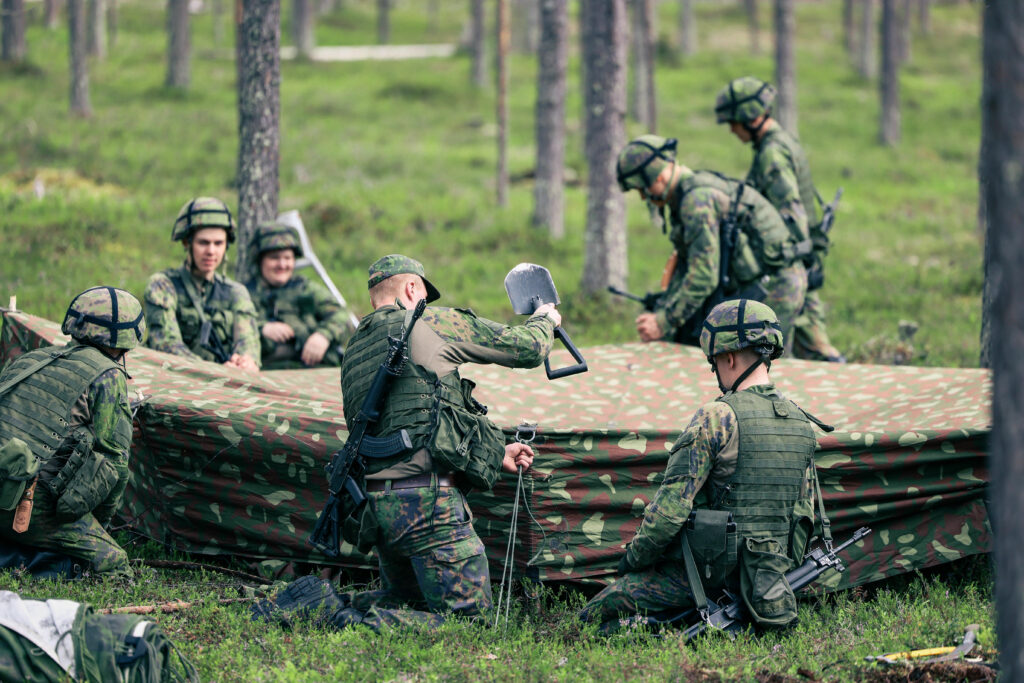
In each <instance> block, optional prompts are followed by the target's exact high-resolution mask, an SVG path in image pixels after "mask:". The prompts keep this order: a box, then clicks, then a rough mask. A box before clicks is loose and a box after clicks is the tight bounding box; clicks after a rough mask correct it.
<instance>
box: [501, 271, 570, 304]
mask: <svg viewBox="0 0 1024 683" xmlns="http://www.w3.org/2000/svg"><path fill="white" fill-rule="evenodd" d="M505 292H506V293H507V294H508V300H509V301H510V302H512V310H513V311H515V313H516V314H517V315H532V314H533V312H534V311H536V310H537V309H538V308H540V307H541V306H543V305H544V304H558V303H559V299H558V291H557V290H556V289H555V282H554V280H552V279H551V273H550V272H548V269H547V268H545V267H544V266H538V265H537V264H535V263H520V264H519V265H518V266H516V267H515V268H513V269H512V270H510V271H509V272H508V275H506V276H505Z"/></svg>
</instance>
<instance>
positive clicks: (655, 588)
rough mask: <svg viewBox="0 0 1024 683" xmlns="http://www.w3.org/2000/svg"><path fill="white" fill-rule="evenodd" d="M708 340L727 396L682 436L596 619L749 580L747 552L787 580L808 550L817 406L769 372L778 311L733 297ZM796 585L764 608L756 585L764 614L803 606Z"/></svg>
mask: <svg viewBox="0 0 1024 683" xmlns="http://www.w3.org/2000/svg"><path fill="white" fill-rule="evenodd" d="M700 345H701V349H702V350H703V351H704V353H705V354H706V355H707V357H708V361H709V362H710V363H711V366H712V368H713V369H714V372H715V374H716V376H717V377H718V384H719V387H720V388H721V390H722V392H723V395H722V396H721V397H719V398H718V399H717V400H715V401H712V402H710V403H707V404H705V405H704V406H702V407H701V408H700V409H699V410H698V411H697V413H696V414H695V415H694V416H693V419H692V420H690V425H689V426H688V427H687V428H686V431H684V432H683V434H682V436H680V437H679V439H678V440H677V441H676V442H675V444H674V445H673V446H672V451H671V456H670V458H669V462H668V466H667V468H666V469H665V477H664V479H663V480H662V483H661V486H660V488H659V489H658V492H657V494H656V495H655V497H654V500H653V501H652V502H651V504H650V505H648V506H647V508H646V510H645V511H644V518H643V521H642V523H641V524H640V528H639V529H638V530H637V532H636V535H635V536H634V537H633V540H632V541H630V543H629V544H628V545H627V546H626V552H625V555H623V557H622V561H621V562H620V563H619V575H620V576H621V577H622V578H620V579H619V580H618V582H616V583H615V584H613V585H611V586H608V587H607V588H605V589H604V590H603V591H601V592H600V593H599V594H598V595H597V596H595V597H594V598H593V599H592V600H591V601H590V602H589V603H587V605H586V606H585V607H584V608H583V610H582V612H581V613H580V617H581V618H582V619H584V620H586V621H599V622H608V621H610V620H613V619H616V618H619V617H626V616H630V615H634V614H653V613H658V612H663V611H665V610H673V611H674V612H676V613H678V612H679V611H680V610H682V609H687V608H692V607H697V608H698V609H699V608H700V604H701V602H702V598H703V596H704V591H705V590H709V591H710V590H715V589H719V588H724V587H730V588H734V589H735V588H736V587H737V586H738V584H739V583H740V573H741V570H744V563H747V566H753V565H754V564H757V563H761V564H767V565H770V566H771V571H772V572H773V576H775V578H776V579H777V580H781V581H783V582H784V581H785V579H783V578H782V577H781V576H776V574H784V573H785V572H786V571H788V570H790V569H792V568H793V567H795V566H796V565H797V564H799V563H800V561H801V560H802V558H803V555H804V552H805V550H806V546H807V542H808V541H809V539H810V533H811V528H812V526H813V517H814V511H813V508H812V500H813V498H812V486H811V482H812V476H813V473H814V470H813V468H814V459H813V458H814V451H815V448H816V441H815V437H814V433H813V431H812V428H811V422H810V420H809V419H808V416H807V415H806V414H805V413H804V412H803V411H802V410H801V409H800V408H799V407H798V406H797V405H796V404H795V403H792V402H791V401H789V400H787V399H786V398H784V397H783V396H782V394H780V393H779V391H778V390H777V389H776V388H775V385H774V384H772V382H771V380H770V379H769V377H768V372H769V368H770V365H771V361H772V360H773V359H776V358H778V357H779V356H781V355H782V334H781V332H780V331H779V321H778V318H777V317H776V315H775V313H774V312H773V311H772V310H771V309H770V308H769V307H768V306H766V305H764V304H762V303H758V302H756V301H750V300H747V299H739V300H735V301H726V302H724V303H721V304H719V305H717V306H715V308H713V309H712V310H711V313H710V314H709V315H708V317H707V320H706V321H705V322H704V326H703V331H702V332H701V335H700ZM741 435H742V438H741ZM694 511H696V514H695V515H694V516H693V518H692V519H691V513H692V512H694ZM708 513H710V514H708ZM688 520H690V521H689V522H688ZM702 534H704V535H715V537H714V538H704V537H702ZM684 541H685V542H684ZM686 546H692V554H693V555H696V560H695V561H694V563H693V564H692V566H693V568H694V569H697V571H695V572H694V571H692V570H691V571H688V569H687V564H688V563H687V562H686V561H685V559H686V558H685V553H686V552H690V551H687V550H686ZM715 547H718V548H723V549H725V552H723V553H721V554H718V555H713V554H710V553H709V554H708V555H706V556H702V553H701V549H702V548H715ZM773 585H774V584H773ZM755 588H756V587H755ZM785 588H788V584H786V585H785V587H783V586H782V585H781V584H780V585H779V586H778V589H777V592H778V593H779V594H780V595H782V597H783V602H785V604H784V605H783V604H782V603H779V604H778V605H773V606H772V607H770V608H761V606H760V601H761V600H762V599H763V598H762V597H757V596H753V597H752V598H751V599H752V601H753V604H754V606H755V607H757V608H759V609H760V610H761V614H762V615H763V614H764V613H766V612H769V611H770V610H771V609H781V610H782V613H783V614H788V613H789V612H792V616H794V617H795V611H796V603H795V598H794V597H793V593H792V591H791V590H790V591H788V594H787V591H786V590H785ZM745 599H746V598H745ZM705 606H706V602H705ZM751 611H754V610H751ZM788 618H789V617H786V618H782V622H783V623H784V622H785V621H786V619H788Z"/></svg>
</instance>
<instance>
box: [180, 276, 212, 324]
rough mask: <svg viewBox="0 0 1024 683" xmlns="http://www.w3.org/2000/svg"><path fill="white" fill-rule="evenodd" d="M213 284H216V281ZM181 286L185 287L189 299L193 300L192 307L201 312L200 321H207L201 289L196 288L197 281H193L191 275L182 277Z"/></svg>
mask: <svg viewBox="0 0 1024 683" xmlns="http://www.w3.org/2000/svg"><path fill="white" fill-rule="evenodd" d="M212 284H214V285H215V284H216V283H215V282H214V283H212ZM181 286H182V288H184V290H185V293H186V294H188V298H189V300H190V301H191V302H192V307H193V308H195V309H196V311H198V313H199V322H201V323H205V322H206V308H205V307H204V306H203V302H202V301H200V296H199V291H198V290H197V289H196V283H195V282H192V277H191V275H188V276H187V277H182V278H181Z"/></svg>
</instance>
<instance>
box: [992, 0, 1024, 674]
mask: <svg viewBox="0 0 1024 683" xmlns="http://www.w3.org/2000/svg"><path fill="white" fill-rule="evenodd" d="M983 25H984V30H983V35H984V42H983V47H982V63H983V70H984V85H983V93H982V126H983V127H984V128H985V129H987V133H986V134H985V135H986V136H987V138H988V139H989V140H990V141H992V142H993V144H991V145H988V148H987V149H986V150H984V151H985V152H986V154H985V156H986V158H985V159H983V160H982V164H983V165H984V167H985V172H984V177H985V181H986V192H985V196H986V204H987V213H988V225H989V229H988V234H989V239H990V240H991V241H992V242H993V245H992V249H991V254H992V256H993V257H994V261H993V262H992V263H989V264H988V268H987V269H986V270H987V273H986V278H987V279H988V278H991V279H992V281H993V288H994V291H995V296H994V300H993V301H992V308H991V311H990V312H989V314H990V316H991V318H992V369H993V372H992V380H993V381H992V437H991V442H990V448H991V455H990V461H991V464H992V472H991V477H990V481H991V484H990V485H991V487H992V512H993V517H994V519H993V526H994V527H995V529H996V531H997V533H996V535H995V565H996V566H995V582H996V585H995V600H994V603H995V608H996V631H997V633H998V640H999V653H1000V654H999V669H1000V674H999V677H1000V680H1005V681H1019V680H1022V679H1024V612H1022V611H1021V609H1020V606H1021V605H1022V604H1024V545H1022V544H1021V542H1020V539H1021V538H1022V537H1024V517H1022V516H1021V514H1020V510H1021V505H1022V503H1024V493H1022V489H1021V485H1020V482H1021V481H1024V421H1022V420H1021V419H1020V416H1021V414H1022V413H1024V297H1022V296H1021V292H1022V291H1024V269H1022V268H1021V267H1020V264H1021V259H1024V173H1021V160H1022V159H1024V60H1021V59H1020V49H1021V45H1022V44H1024V5H1022V4H1021V3H1020V2H1019V1H1017V0H990V1H989V2H986V3H985V4H984V20H983Z"/></svg>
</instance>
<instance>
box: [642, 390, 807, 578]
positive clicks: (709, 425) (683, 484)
mask: <svg viewBox="0 0 1024 683" xmlns="http://www.w3.org/2000/svg"><path fill="white" fill-rule="evenodd" d="M744 391H752V392H755V393H758V394H761V395H763V396H769V397H773V398H777V397H780V396H781V394H779V392H778V390H777V389H776V388H775V385H774V384H761V385H755V386H752V387H748V388H747V389H744ZM739 440H740V439H739V427H738V425H737V421H736V414H735V413H734V412H733V410H732V408H731V407H730V406H729V405H728V404H726V403H723V402H721V401H712V402H710V403H706V404H704V405H703V406H702V407H701V408H700V409H699V410H698V411H697V412H696V413H694V416H693V419H691V420H690V424H689V426H688V427H687V428H686V430H685V431H684V432H683V433H682V435H681V436H680V437H679V438H678V439H677V440H676V442H675V443H674V444H673V446H672V451H671V455H670V456H669V461H668V466H667V467H666V468H665V474H664V478H663V479H662V481H661V485H660V486H659V488H658V491H657V493H656V494H655V495H654V500H652V501H651V503H650V505H648V506H647V508H646V509H645V510H644V518H643V521H642V522H641V523H640V528H639V529H637V532H636V535H635V536H634V537H633V540H632V541H630V542H629V544H628V545H627V546H626V553H627V555H628V557H629V563H630V564H631V565H632V566H633V567H636V568H643V567H648V566H650V565H652V564H654V563H655V562H657V561H658V559H659V558H660V557H661V555H662V553H663V552H664V551H665V550H666V549H667V548H668V546H669V545H670V544H671V543H672V541H673V540H674V539H675V538H676V537H677V536H678V534H679V532H680V531H681V530H682V529H683V525H684V524H686V520H687V518H688V517H689V516H690V512H691V511H692V510H693V508H694V507H707V506H709V505H710V492H711V489H712V488H714V487H721V486H724V485H725V484H726V483H727V482H728V480H729V478H730V477H732V475H733V473H734V472H735V471H736V463H737V459H738V456H739ZM804 479H805V494H806V496H810V491H811V487H812V484H811V471H810V469H808V470H807V473H806V476H805V478H804Z"/></svg>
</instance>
